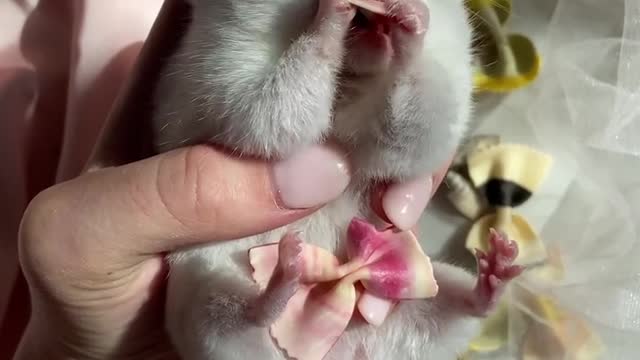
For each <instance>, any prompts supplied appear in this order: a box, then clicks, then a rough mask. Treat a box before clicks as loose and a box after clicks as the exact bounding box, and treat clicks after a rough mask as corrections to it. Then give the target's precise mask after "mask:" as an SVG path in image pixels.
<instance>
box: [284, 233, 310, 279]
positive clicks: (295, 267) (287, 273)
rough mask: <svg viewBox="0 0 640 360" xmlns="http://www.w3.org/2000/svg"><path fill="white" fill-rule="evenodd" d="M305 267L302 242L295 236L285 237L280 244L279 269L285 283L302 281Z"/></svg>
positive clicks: (288, 235)
mask: <svg viewBox="0 0 640 360" xmlns="http://www.w3.org/2000/svg"><path fill="white" fill-rule="evenodd" d="M303 266H304V265H303V263H302V241H301V240H300V238H299V237H298V236H296V235H295V234H287V235H285V236H284V237H283V238H282V239H281V240H280V243H279V244H278V267H279V271H281V273H282V277H283V280H284V282H293V283H297V282H298V281H300V277H301V276H302V270H303Z"/></svg>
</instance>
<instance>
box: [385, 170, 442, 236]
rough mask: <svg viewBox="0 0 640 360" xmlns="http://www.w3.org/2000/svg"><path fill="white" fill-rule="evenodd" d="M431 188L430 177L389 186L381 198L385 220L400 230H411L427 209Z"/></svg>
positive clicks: (431, 180) (431, 181)
mask: <svg viewBox="0 0 640 360" xmlns="http://www.w3.org/2000/svg"><path fill="white" fill-rule="evenodd" d="M432 187H433V179H432V178H431V177H429V178H428V179H426V180H425V178H419V179H416V180H412V181H410V182H407V183H402V184H393V185H391V186H389V188H388V189H387V191H386V193H385V194H384V196H383V198H382V208H383V209H384V212H385V214H386V215H387V218H389V220H390V221H391V222H392V223H393V225H395V226H396V227H398V228H399V229H400V230H409V229H411V228H412V227H413V226H415V225H416V223H417V222H418V220H419V219H420V216H421V215H422V212H423V211H424V209H425V208H426V207H427V204H428V203H429V199H430V198H431V190H432Z"/></svg>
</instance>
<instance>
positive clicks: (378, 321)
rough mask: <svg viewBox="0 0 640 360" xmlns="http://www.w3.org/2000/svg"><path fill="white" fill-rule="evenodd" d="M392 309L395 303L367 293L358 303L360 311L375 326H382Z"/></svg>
mask: <svg viewBox="0 0 640 360" xmlns="http://www.w3.org/2000/svg"><path fill="white" fill-rule="evenodd" d="M392 308H393V302H392V301H391V300H387V299H382V298H379V297H377V296H375V295H373V294H370V293H368V292H366V291H365V292H364V294H362V296H361V297H360V300H359V301H358V311H359V312H360V314H361V315H362V317H363V318H364V319H365V320H366V321H367V322H368V323H369V324H371V325H373V326H380V325H382V323H383V322H384V320H385V319H386V318H387V316H388V315H389V313H390V312H391V309H392Z"/></svg>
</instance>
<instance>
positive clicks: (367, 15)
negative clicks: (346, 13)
mask: <svg viewBox="0 0 640 360" xmlns="http://www.w3.org/2000/svg"><path fill="white" fill-rule="evenodd" d="M351 26H352V28H353V30H355V31H358V32H368V31H373V32H375V33H378V34H385V35H388V34H389V19H388V18H387V17H386V16H383V15H380V14H375V13H373V12H371V11H368V10H365V9H362V8H357V10H356V15H355V17H354V18H353V20H351Z"/></svg>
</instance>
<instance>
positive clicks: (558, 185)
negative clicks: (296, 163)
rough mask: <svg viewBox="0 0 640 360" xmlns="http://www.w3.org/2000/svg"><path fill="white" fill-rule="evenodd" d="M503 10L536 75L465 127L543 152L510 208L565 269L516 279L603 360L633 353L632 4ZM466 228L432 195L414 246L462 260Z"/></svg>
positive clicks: (637, 131) (587, 2)
mask: <svg viewBox="0 0 640 360" xmlns="http://www.w3.org/2000/svg"><path fill="white" fill-rule="evenodd" d="M513 7H514V8H513V16H512V19H511V22H510V24H509V28H510V30H512V31H515V32H519V33H523V34H526V35H527V36H529V37H530V38H532V39H533V40H534V42H535V43H536V46H537V47H538V48H539V51H540V53H541V57H542V59H543V68H542V72H541V74H540V76H539V78H538V79H537V80H536V81H535V82H534V83H533V85H531V86H529V87H527V88H525V89H521V90H518V91H515V92H513V93H509V94H507V95H487V96H484V95H483V96H480V97H479V98H478V109H477V110H476V111H477V119H476V122H475V124H474V128H473V133H477V134H487V133H492V134H499V135H501V136H502V138H503V141H506V142H517V143H523V144H527V145H530V146H532V147H534V148H536V149H539V150H542V151H545V152H547V153H549V154H551V155H552V156H553V158H554V165H553V168H552V170H551V172H550V175H549V178H547V180H546V181H545V183H544V184H543V186H542V188H541V189H540V190H539V191H538V192H537V193H535V194H534V196H533V197H532V198H531V199H530V200H529V201H528V202H527V203H525V204H524V205H523V206H522V207H521V208H519V209H518V212H519V213H521V214H523V215H524V216H525V217H526V218H527V219H528V220H529V221H530V223H531V224H532V225H533V226H534V227H535V228H536V230H537V231H538V232H539V234H540V236H541V238H542V240H543V241H544V243H545V244H546V245H547V247H556V248H558V249H559V250H560V251H561V253H562V256H563V258H564V262H565V266H566V274H565V277H564V279H563V280H562V281H561V282H560V283H555V284H553V285H551V284H544V283H540V284H535V285H534V284H528V286H530V287H532V289H531V290H533V291H534V292H536V293H537V294H545V295H549V296H550V297H552V298H553V299H555V300H556V301H557V302H558V304H559V305H560V306H562V307H563V308H565V309H567V311H570V312H572V313H574V314H576V315H578V316H581V317H583V318H585V319H586V320H587V321H588V322H589V324H590V326H591V327H592V328H593V330H594V331H595V332H596V333H597V335H598V336H599V337H600V338H601V340H602V341H603V343H604V346H605V353H604V354H603V355H602V358H603V359H634V358H636V357H637V354H638V350H640V345H639V344H638V339H640V234H639V232H638V231H639V229H638V226H639V225H638V224H639V221H638V220H639V219H640V0H626V1H625V0H607V1H601V0H559V1H555V0H514V1H513ZM467 223H468V221H467V220H465V219H463V218H462V217H461V216H459V215H458V214H456V213H455V212H453V211H452V210H451V208H449V207H447V204H446V203H444V202H443V201H436V203H434V205H433V207H432V210H430V211H428V212H427V213H426V214H425V216H424V219H423V222H422V223H421V233H423V234H425V239H424V241H425V247H427V248H428V249H433V251H436V250H437V249H438V248H439V247H440V245H444V248H443V253H445V254H446V255H447V256H451V258H455V254H457V256H465V254H463V253H464V251H465V250H460V248H461V247H462V242H463V241H464V239H463V237H464V235H466V233H465V231H466V229H467ZM434 239H443V240H444V241H447V243H446V244H437V241H438V240H434ZM452 251H453V252H452ZM514 301H515V300H514ZM517 306H520V307H524V306H525V305H524V304H516V307H517ZM522 310H524V311H526V309H522ZM518 326H519V324H518V323H516V322H513V323H512V324H511V327H510V335H513V336H510V341H511V344H510V349H509V350H510V353H511V354H510V355H505V356H506V358H511V357H513V356H514V354H515V353H516V352H517V349H518V345H519V344H518V337H517V335H516V334H517V332H518V330H521V329H518ZM559 356H560V355H558V359H559V358H560V357H559ZM492 358H495V357H492Z"/></svg>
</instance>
